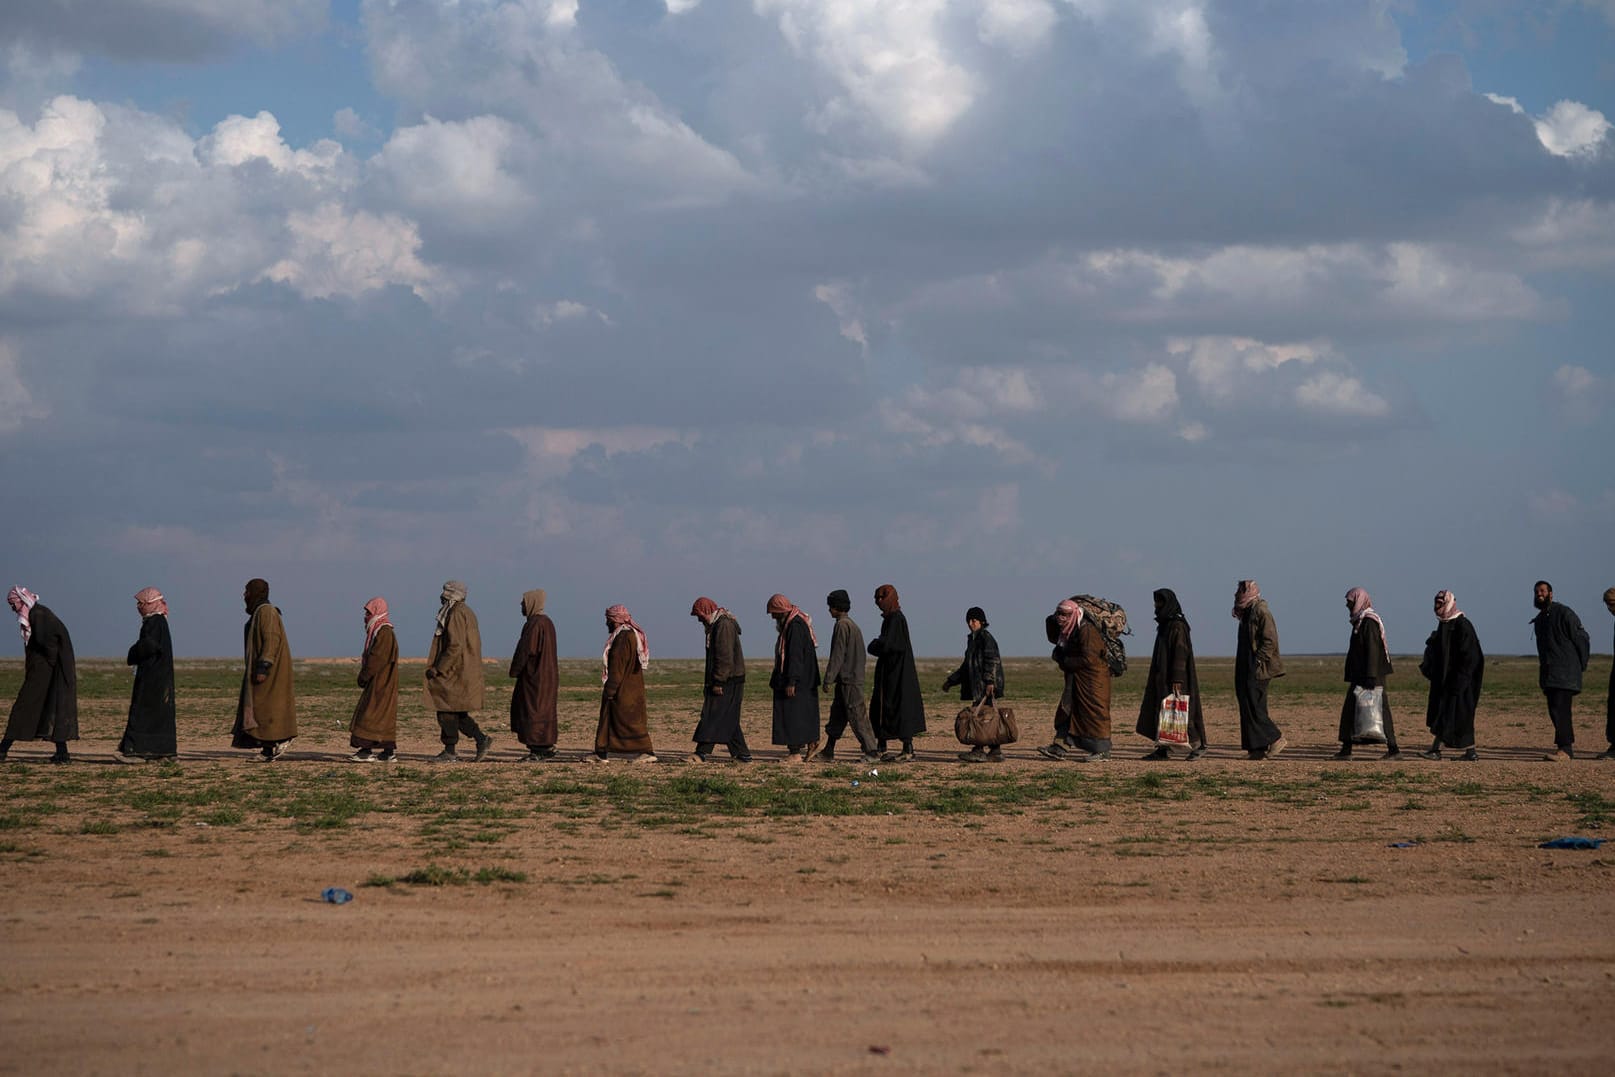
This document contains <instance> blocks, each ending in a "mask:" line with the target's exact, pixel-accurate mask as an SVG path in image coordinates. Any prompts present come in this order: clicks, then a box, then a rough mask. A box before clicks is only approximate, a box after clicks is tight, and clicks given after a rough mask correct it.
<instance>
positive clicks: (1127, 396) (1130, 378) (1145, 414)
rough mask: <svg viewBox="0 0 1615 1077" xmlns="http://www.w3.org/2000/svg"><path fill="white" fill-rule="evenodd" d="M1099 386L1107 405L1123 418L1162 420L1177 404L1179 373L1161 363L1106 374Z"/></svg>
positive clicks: (1150, 421)
mask: <svg viewBox="0 0 1615 1077" xmlns="http://www.w3.org/2000/svg"><path fill="white" fill-rule="evenodd" d="M1100 386H1101V387H1102V389H1103V394H1104V395H1103V397H1102V401H1103V403H1104V406H1105V409H1106V410H1107V411H1108V412H1109V413H1110V414H1111V415H1113V416H1114V417H1116V418H1117V419H1120V420H1122V421H1123V422H1130V423H1153V422H1160V421H1161V420H1163V419H1166V418H1168V417H1170V416H1171V415H1172V413H1173V412H1175V411H1176V410H1177V408H1178V376H1177V375H1176V374H1175V373H1173V372H1172V368H1171V367H1168V366H1166V365H1164V364H1161V363H1149V364H1147V365H1146V366H1145V367H1144V368H1143V369H1142V370H1138V371H1133V372H1129V373H1125V374H1122V373H1115V372H1112V373H1108V374H1105V375H1104V376H1103V377H1102V378H1101V379H1100Z"/></svg>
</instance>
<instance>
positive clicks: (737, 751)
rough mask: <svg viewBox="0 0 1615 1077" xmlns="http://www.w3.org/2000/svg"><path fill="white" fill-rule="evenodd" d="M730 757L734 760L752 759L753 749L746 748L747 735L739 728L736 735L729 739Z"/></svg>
mask: <svg viewBox="0 0 1615 1077" xmlns="http://www.w3.org/2000/svg"><path fill="white" fill-rule="evenodd" d="M729 755H730V758H733V759H750V758H751V749H750V748H749V747H747V746H746V734H745V732H744V731H742V730H741V729H739V728H738V727H737V728H736V729H735V735H734V736H732V737H730V738H729Z"/></svg>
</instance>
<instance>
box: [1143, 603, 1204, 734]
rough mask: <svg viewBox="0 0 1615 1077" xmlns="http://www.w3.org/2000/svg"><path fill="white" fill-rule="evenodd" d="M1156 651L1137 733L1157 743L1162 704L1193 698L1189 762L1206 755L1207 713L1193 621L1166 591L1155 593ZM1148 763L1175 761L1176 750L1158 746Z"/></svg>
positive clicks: (1190, 714)
mask: <svg viewBox="0 0 1615 1077" xmlns="http://www.w3.org/2000/svg"><path fill="white" fill-rule="evenodd" d="M1154 597H1155V649H1154V650H1153V651H1152V652H1151V653H1150V672H1149V677H1148V678H1147V679H1146V680H1145V682H1144V699H1143V701H1142V702H1141V703H1140V704H1139V707H1138V723H1137V724H1136V725H1135V726H1134V727H1133V730H1134V732H1136V733H1137V734H1138V735H1139V736H1141V737H1145V738H1147V739H1149V740H1155V739H1156V738H1157V737H1158V736H1160V732H1161V704H1162V703H1163V702H1164V701H1165V700H1166V697H1167V696H1169V695H1180V696H1181V695H1186V696H1188V697H1189V758H1190V759H1199V758H1200V757H1201V756H1202V755H1204V754H1205V753H1206V718H1205V709H1204V707H1203V706H1202V705H1201V701H1200V675H1199V674H1198V673H1197V672H1196V671H1195V665H1194V643H1193V641H1192V640H1191V639H1190V636H1189V620H1188V618H1187V617H1185V616H1184V615H1183V606H1182V604H1181V603H1179V602H1178V596H1177V593H1176V592H1175V591H1173V590H1171V589H1170V588H1166V587H1163V588H1161V589H1160V590H1159V591H1156V592H1155V596H1154ZM1144 758H1145V759H1171V758H1172V746H1171V745H1169V744H1157V745H1156V746H1155V750H1154V751H1152V752H1150V753H1149V754H1148V755H1146V756H1144Z"/></svg>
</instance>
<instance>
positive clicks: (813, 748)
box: [802, 740, 819, 763]
mask: <svg viewBox="0 0 1615 1077" xmlns="http://www.w3.org/2000/svg"><path fill="white" fill-rule="evenodd" d="M818 754H819V742H818V741H816V740H814V741H809V742H808V743H807V744H806V745H805V746H804V747H803V748H802V762H804V763H809V762H812V760H813V757H814V756H816V755H818Z"/></svg>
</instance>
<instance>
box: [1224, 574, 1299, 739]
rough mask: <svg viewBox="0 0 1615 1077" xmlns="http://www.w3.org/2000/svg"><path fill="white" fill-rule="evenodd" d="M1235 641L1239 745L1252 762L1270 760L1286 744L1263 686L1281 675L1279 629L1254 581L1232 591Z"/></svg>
mask: <svg viewBox="0 0 1615 1077" xmlns="http://www.w3.org/2000/svg"><path fill="white" fill-rule="evenodd" d="M1234 618H1235V619H1236V620H1238V621H1239V639H1238V641H1237V642H1236V644H1235V646H1234V696H1235V697H1236V699H1237V701H1238V703H1239V746H1240V747H1241V748H1243V749H1245V751H1246V752H1247V753H1248V754H1249V755H1250V758H1252V759H1273V758H1276V757H1277V756H1278V754H1279V753H1280V752H1282V751H1284V749H1285V747H1286V746H1287V745H1288V743H1289V742H1288V741H1286V740H1285V739H1284V734H1283V733H1282V732H1280V731H1279V727H1278V726H1276V725H1274V724H1273V719H1271V718H1269V717H1268V715H1267V686H1268V684H1269V683H1270V682H1271V681H1272V680H1273V679H1274V678H1275V677H1282V676H1284V659H1283V658H1282V657H1281V656H1280V655H1279V630H1278V626H1277V625H1276V624H1275V623H1274V621H1273V611H1272V610H1270V609H1268V608H1267V600H1266V599H1264V598H1263V597H1262V589H1261V587H1259V586H1258V585H1257V583H1256V581H1255V580H1240V581H1239V587H1238V588H1237V589H1236V590H1235V591H1234Z"/></svg>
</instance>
